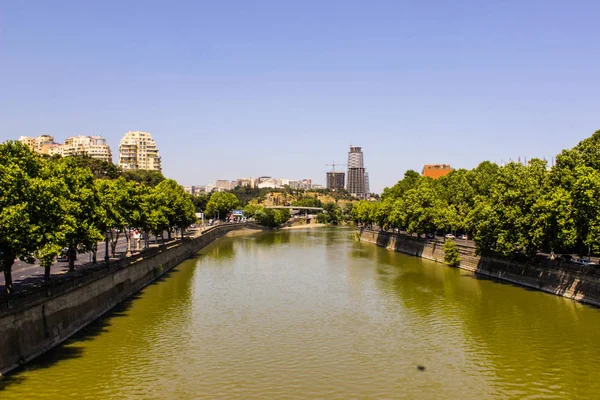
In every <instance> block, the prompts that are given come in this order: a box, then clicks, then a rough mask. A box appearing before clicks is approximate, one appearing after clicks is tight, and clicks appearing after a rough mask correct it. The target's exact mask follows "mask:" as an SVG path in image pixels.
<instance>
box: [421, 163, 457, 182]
mask: <svg viewBox="0 0 600 400" xmlns="http://www.w3.org/2000/svg"><path fill="white" fill-rule="evenodd" d="M450 171H452V167H451V166H450V164H425V166H424V167H423V171H422V172H421V175H422V176H428V177H430V178H433V179H437V178H439V177H441V176H444V175H448V174H449V173H450Z"/></svg>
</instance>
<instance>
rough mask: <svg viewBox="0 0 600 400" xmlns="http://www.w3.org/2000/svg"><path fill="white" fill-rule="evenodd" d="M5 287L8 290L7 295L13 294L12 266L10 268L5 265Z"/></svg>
mask: <svg viewBox="0 0 600 400" xmlns="http://www.w3.org/2000/svg"><path fill="white" fill-rule="evenodd" d="M4 287H5V288H6V294H11V293H12V291H13V281H12V264H11V265H10V266H6V265H4Z"/></svg>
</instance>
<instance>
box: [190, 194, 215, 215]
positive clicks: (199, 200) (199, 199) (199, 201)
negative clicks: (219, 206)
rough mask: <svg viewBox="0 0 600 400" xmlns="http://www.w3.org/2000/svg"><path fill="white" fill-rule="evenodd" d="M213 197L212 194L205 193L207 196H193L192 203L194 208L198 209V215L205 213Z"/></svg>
mask: <svg viewBox="0 0 600 400" xmlns="http://www.w3.org/2000/svg"><path fill="white" fill-rule="evenodd" d="M211 195H212V193H205V194H199V195H197V196H191V198H192V203H193V204H194V207H195V208H196V212H198V213H203V212H205V210H206V205H207V204H208V201H209V200H210V196H211Z"/></svg>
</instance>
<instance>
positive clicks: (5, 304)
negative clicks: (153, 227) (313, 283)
mask: <svg viewBox="0 0 600 400" xmlns="http://www.w3.org/2000/svg"><path fill="white" fill-rule="evenodd" d="M246 227H254V225H252V226H250V225H249V224H231V225H221V226H216V227H212V228H209V229H208V230H206V231H204V232H203V234H202V235H201V236H198V237H194V238H186V239H184V240H183V241H182V242H179V243H176V244H173V245H170V246H161V247H160V248H153V249H149V250H148V251H144V252H142V253H141V254H140V255H139V256H136V257H133V258H129V259H126V260H121V261H118V262H115V263H111V264H109V266H108V267H106V266H100V267H98V268H96V269H94V270H91V271H85V272H83V273H81V274H79V275H75V276H74V277H73V278H72V279H68V280H65V281H62V282H60V283H59V284H58V285H53V286H50V287H47V288H46V287H41V288H39V289H38V290H34V291H31V292H29V293H25V294H21V295H15V296H14V297H11V298H10V299H5V300H3V301H2V302H0V374H4V373H6V372H8V371H11V370H13V369H15V368H17V367H19V366H20V365H22V364H23V363H25V362H27V361H29V360H31V359H32V358H34V357H36V356H38V355H40V354H42V353H44V352H46V351H47V350H49V349H51V348H52V347H54V346H56V345H58V344H60V343H62V342H63V341H65V340H66V339H67V338H69V337H70V336H72V335H73V334H75V333H76V332H78V331H79V330H81V329H82V328H83V327H85V326H86V325H88V324H89V323H91V322H92V321H94V320H96V319H97V318H98V317H100V316H101V315H103V314H104V313H106V312H107V311H109V310H111V309H112V308H113V307H115V306H116V305H117V304H119V303H121V302H123V301H124V300H125V299H127V298H128V297H130V296H132V295H133V294H135V293H136V292H138V291H139V290H140V289H142V288H143V287H145V286H146V285H148V284H150V283H151V282H153V281H154V280H156V279H157V278H159V277H160V276H162V275H163V274H165V273H166V272H168V271H169V270H171V269H172V268H174V267H175V266H176V265H178V264H179V263H181V262H182V261H184V260H185V259H186V258H188V257H190V256H191V255H193V254H194V253H196V252H197V251H198V250H200V249H201V248H203V247H204V246H206V245H207V244H209V243H210V242H212V241H213V240H215V239H217V238H219V237H222V236H224V235H225V234H227V232H229V231H232V230H235V229H240V228H246Z"/></svg>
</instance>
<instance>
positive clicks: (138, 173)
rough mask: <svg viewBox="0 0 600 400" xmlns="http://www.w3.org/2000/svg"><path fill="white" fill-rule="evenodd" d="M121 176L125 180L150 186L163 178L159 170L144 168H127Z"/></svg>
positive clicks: (155, 184)
mask: <svg viewBox="0 0 600 400" xmlns="http://www.w3.org/2000/svg"><path fill="white" fill-rule="evenodd" d="M122 176H123V178H125V180H127V181H133V182H137V183H143V184H144V185H148V186H152V187H154V186H157V185H158V184H159V183H161V182H162V181H164V180H165V177H164V176H163V174H162V173H160V171H149V170H145V169H136V170H128V171H125V172H123V175H122Z"/></svg>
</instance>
